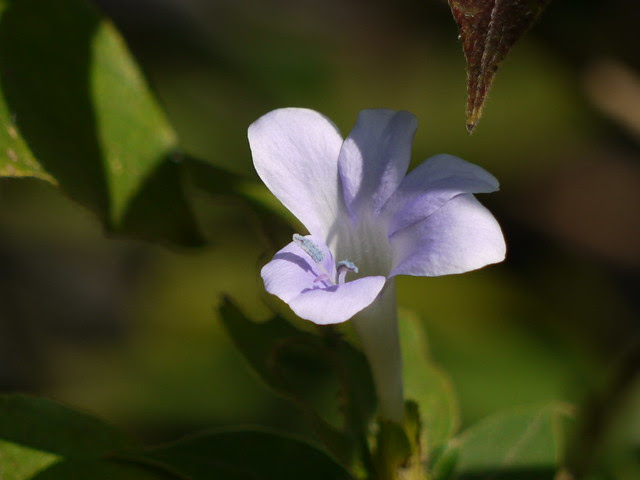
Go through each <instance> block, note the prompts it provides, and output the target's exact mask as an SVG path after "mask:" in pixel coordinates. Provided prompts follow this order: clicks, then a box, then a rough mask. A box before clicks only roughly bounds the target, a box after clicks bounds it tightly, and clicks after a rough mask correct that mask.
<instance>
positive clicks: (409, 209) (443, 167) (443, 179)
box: [384, 154, 499, 235]
mask: <svg viewBox="0 0 640 480" xmlns="http://www.w3.org/2000/svg"><path fill="white" fill-rule="evenodd" d="M498 188H499V184H498V180H496V178H495V177H494V176H493V175H491V174H490V173H489V172H487V171H486V170H484V169H483V168H481V167H479V166H477V165H474V164H472V163H469V162H466V161H464V160H462V159H461V158H458V157H454V156H453V155H446V154H442V155H436V156H434V157H431V158H429V159H428V160H425V161H424V162H423V163H422V164H420V165H419V166H417V167H416V168H414V169H413V170H412V171H411V172H410V173H409V174H408V175H407V176H406V177H405V178H404V180H403V181H402V183H401V184H400V187H399V188H398V190H396V192H395V193H394V194H393V195H392V196H391V198H390V199H389V201H388V202H387V204H386V205H385V206H384V211H385V212H388V214H389V217H390V218H391V223H390V225H389V235H393V234H394V233H395V232H397V231H398V230H401V229H403V228H406V227H408V226H409V225H412V224H414V223H416V222H418V221H420V220H422V219H424V218H426V217H428V216H429V215H431V214H432V213H433V212H435V211H436V210H438V209H439V208H440V207H442V206H443V205H444V204H445V203H447V202H448V201H449V200H451V199H452V198H453V197H455V196H457V195H460V194H461V193H489V192H494V191H496V190H498Z"/></svg>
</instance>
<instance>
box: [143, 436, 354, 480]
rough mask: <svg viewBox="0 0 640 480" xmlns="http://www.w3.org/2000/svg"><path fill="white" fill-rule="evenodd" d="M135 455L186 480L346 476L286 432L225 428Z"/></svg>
mask: <svg viewBox="0 0 640 480" xmlns="http://www.w3.org/2000/svg"><path fill="white" fill-rule="evenodd" d="M138 456H139V457H141V458H145V459H149V460H151V461H153V462H156V463H157V464H161V465H166V466H167V468H170V469H171V470H173V471H175V472H176V473H179V474H180V475H181V478H186V479H189V480H209V479H213V478H216V479H217V478H219V479H224V480H258V479H260V480H267V479H270V480H271V479H272V480H299V479H302V478H304V479H305V480H316V479H317V480H327V479H331V480H349V479H351V478H352V477H351V476H350V475H349V473H348V472H347V471H346V470H345V469H344V468H343V467H341V466H340V464H339V463H337V462H336V461H335V460H333V459H332V458H331V457H330V456H328V455H327V454H326V453H324V452H322V451H321V450H319V449H317V448H316V447H314V446H312V445H310V444H308V443H305V442H303V441H301V440H297V439H295V438H292V437H287V436H283V435H279V434H276V433H271V432H266V431H248V430H247V431H229V432H218V433H206V434H200V435H197V436H193V437H189V438H186V439H183V440H181V441H178V442H176V443H173V444H171V445H168V446H166V447H161V448H157V449H154V450H150V451H148V452H146V453H144V454H142V455H138Z"/></svg>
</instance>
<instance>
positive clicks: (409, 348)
mask: <svg viewBox="0 0 640 480" xmlns="http://www.w3.org/2000/svg"><path fill="white" fill-rule="evenodd" d="M399 326H400V342H401V345H402V356H403V364H404V382H405V394H406V397H407V398H410V399H412V400H415V401H416V402H417V404H418V405H419V408H420V415H421V420H422V423H423V425H422V429H421V430H422V446H423V449H425V450H426V451H429V450H433V449H437V448H439V447H441V446H442V445H444V444H445V443H446V442H447V441H448V440H449V439H450V438H451V437H452V436H453V435H454V434H455V433H456V430H457V428H458V424H459V423H460V412H459V410H458V403H457V399H456V396H455V392H454V390H453V386H452V384H451V380H450V379H449V378H448V377H447V375H446V374H445V373H444V371H443V370H442V369H440V368H439V367H438V366H437V365H435V364H434V363H433V362H432V361H431V359H430V356H429V352H428V345H427V342H426V338H425V335H424V330H423V328H422V324H421V322H420V319H419V318H418V317H416V316H415V315H413V314H411V313H409V312H404V313H403V314H402V315H401V316H400V320H399Z"/></svg>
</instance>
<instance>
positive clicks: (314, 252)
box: [293, 233, 358, 285]
mask: <svg viewBox="0 0 640 480" xmlns="http://www.w3.org/2000/svg"><path fill="white" fill-rule="evenodd" d="M293 241H294V243H295V244H296V245H298V246H299V247H300V248H301V249H302V250H304V252H305V253H306V254H307V255H309V257H310V258H311V260H313V261H314V262H315V263H316V264H317V265H318V266H319V267H320V269H321V271H322V273H321V274H320V275H318V276H317V277H316V279H315V280H314V283H316V282H322V281H327V282H329V283H331V284H332V285H342V284H343V283H345V280H346V278H347V273H348V272H353V273H358V267H356V265H355V264H354V263H353V262H351V261H350V260H341V261H339V262H338V263H336V275H337V278H336V279H333V278H331V275H330V274H329V272H327V269H326V268H325V266H324V264H323V263H322V261H323V260H324V254H323V253H322V250H320V248H319V247H318V246H317V245H316V244H315V243H314V242H313V241H312V240H310V239H308V238H305V237H303V236H302V235H298V234H297V233H294V234H293Z"/></svg>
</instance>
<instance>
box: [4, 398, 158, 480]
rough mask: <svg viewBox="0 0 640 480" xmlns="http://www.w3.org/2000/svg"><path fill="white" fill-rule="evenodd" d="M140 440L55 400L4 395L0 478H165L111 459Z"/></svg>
mask: <svg viewBox="0 0 640 480" xmlns="http://www.w3.org/2000/svg"><path fill="white" fill-rule="evenodd" d="M135 448H137V444H136V443H135V442H134V441H133V440H131V439H129V438H128V437H126V436H125V435H124V434H123V433H121V432H120V431H118V430H117V429H115V428H114V427H112V426H110V425H108V424H106V423H104V422H102V421H100V420H98V419H96V418H94V417H91V416H89V415H87V414H84V413H80V412H77V411H74V410H72V409H70V408H67V407H64V406H62V405H60V404H58V403H55V402H53V401H51V400H46V399H43V398H35V397H30V396H26V395H0V478H1V479H2V480H27V479H38V480H41V479H65V480H72V479H75V478H77V479H79V480H80V479H83V480H84V479H86V478H91V479H95V480H101V479H105V480H107V479H112V478H117V479H123V480H126V479H129V478H130V479H132V480H133V479H138V478H140V479H144V480H147V479H149V480H151V479H162V478H170V477H167V476H166V474H161V472H160V471H155V470H154V469H153V468H149V467H143V466H140V467H136V466H133V465H130V464H128V463H119V462H116V461H112V460H108V459H107V458H108V457H110V456H111V455H112V454H113V452H116V451H119V450H132V449H135Z"/></svg>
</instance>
